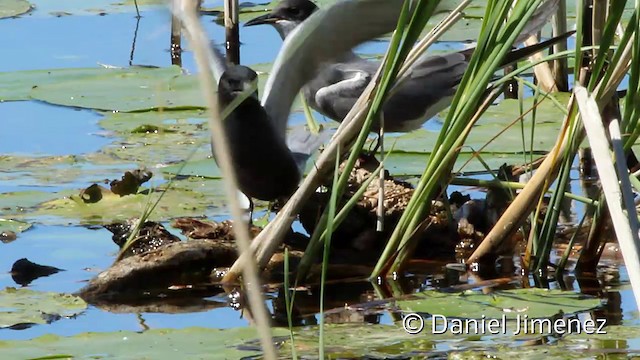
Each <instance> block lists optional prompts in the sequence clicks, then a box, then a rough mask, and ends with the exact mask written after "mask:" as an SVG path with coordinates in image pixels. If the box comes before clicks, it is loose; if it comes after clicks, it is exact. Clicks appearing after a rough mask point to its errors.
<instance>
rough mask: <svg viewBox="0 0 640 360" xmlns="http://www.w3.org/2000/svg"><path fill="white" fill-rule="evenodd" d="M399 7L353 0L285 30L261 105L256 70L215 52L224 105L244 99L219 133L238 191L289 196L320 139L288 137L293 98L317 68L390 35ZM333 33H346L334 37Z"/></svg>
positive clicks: (397, 2)
mask: <svg viewBox="0 0 640 360" xmlns="http://www.w3.org/2000/svg"><path fill="white" fill-rule="evenodd" d="M402 4H403V0H353V1H344V2H339V3H336V4H335V5H333V6H330V7H327V8H325V9H322V10H320V11H315V12H314V14H313V15H311V16H309V17H308V19H307V20H306V21H305V23H304V24H303V25H302V26H297V27H296V29H295V30H293V31H290V32H288V35H289V36H287V39H286V40H285V42H284V45H283V47H282V49H281V50H280V52H279V54H278V57H277V59H276V61H275V63H274V66H273V69H272V71H271V74H270V76H269V77H268V79H267V82H266V84H265V93H264V94H263V97H262V101H261V102H260V101H259V100H258V93H257V87H256V83H257V75H256V73H255V72H254V71H253V70H251V69H250V68H248V67H245V66H239V65H231V66H229V65H227V63H226V61H225V59H224V57H223V56H222V54H221V53H219V52H217V51H214V53H213V54H212V58H211V59H210V63H211V64H210V66H211V68H212V72H213V75H214V78H215V80H216V81H217V82H218V100H219V102H220V104H221V108H223V109H224V108H225V107H227V106H229V105H231V104H232V103H234V105H236V104H235V103H237V102H238V101H239V100H241V101H239V103H238V104H237V106H236V107H235V108H233V109H232V110H231V111H230V112H229V113H228V115H227V116H226V117H225V118H224V119H223V129H224V132H225V135H226V137H227V139H228V143H229V147H230V155H231V161H232V163H233V164H234V168H235V171H236V174H237V179H238V186H239V190H240V191H241V192H242V193H244V194H245V195H246V196H248V197H249V198H257V199H261V200H266V201H271V200H276V199H279V198H283V197H288V196H289V195H291V194H292V193H293V192H294V190H295V189H296V187H297V186H298V183H299V181H300V178H301V176H302V171H303V170H304V164H305V163H306V160H307V159H308V157H309V156H310V155H311V154H312V153H313V151H315V150H316V149H317V148H318V147H319V145H320V143H321V142H322V140H323V137H317V136H314V135H311V134H310V133H309V132H308V131H299V130H298V131H293V132H291V133H289V134H288V135H287V120H288V116H289V112H290V109H291V106H292V104H293V101H294V99H295V97H296V96H297V94H298V93H299V91H300V89H301V88H302V86H303V85H304V84H306V83H307V82H309V81H310V80H311V79H312V78H313V77H314V76H315V75H316V74H317V72H318V69H320V66H321V64H323V63H324V62H326V61H329V60H331V59H333V58H335V57H336V56H337V55H339V54H342V53H344V52H346V51H349V50H350V49H351V48H353V47H354V46H356V45H358V44H360V43H362V42H365V41H367V40H370V39H373V38H375V37H378V36H381V35H383V34H385V33H388V32H389V31H391V30H393V29H394V28H395V26H396V23H397V20H398V16H399V14H400V10H401V8H402ZM363 14H364V15H365V16H366V18H367V19H368V20H366V21H364V19H363V18H362V17H361V15H363ZM371 19H375V20H371ZM334 31H338V33H349V36H340V37H339V38H337V37H336V35H335V34H336V33H335V32H334ZM316 44H324V45H316ZM247 91H249V94H245V92H247ZM247 95H248V96H247ZM239 96H243V97H242V98H240V99H238V97H239ZM236 99H238V101H236ZM214 157H215V152H214ZM249 205H251V202H250V204H249Z"/></svg>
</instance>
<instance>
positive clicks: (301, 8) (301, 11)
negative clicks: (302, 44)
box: [244, 0, 318, 37]
mask: <svg viewBox="0 0 640 360" xmlns="http://www.w3.org/2000/svg"><path fill="white" fill-rule="evenodd" d="M317 9H318V7H317V6H316V4H314V3H312V2H311V1H310V0H283V1H281V2H280V3H279V4H278V5H277V6H276V7H275V8H274V9H273V10H271V12H269V13H268V14H266V15H262V16H258V17H257V18H254V19H251V20H249V21H247V23H245V24H244V26H253V25H260V24H271V25H273V26H275V27H276V29H278V31H279V32H280V34H281V35H283V34H284V35H283V37H285V36H286V35H288V33H289V32H291V30H293V29H294V28H295V27H296V26H297V25H299V24H300V23H301V22H303V21H304V20H306V19H307V18H308V17H309V16H311V14H313V13H314V12H315V11H316V10H317ZM283 30H284V31H283Z"/></svg>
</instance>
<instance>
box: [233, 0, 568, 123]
mask: <svg viewBox="0 0 640 360" xmlns="http://www.w3.org/2000/svg"><path fill="white" fill-rule="evenodd" d="M557 5H558V0H548V1H547V2H545V3H544V4H543V5H541V6H540V7H539V8H538V10H536V12H535V13H534V14H533V16H532V18H531V20H530V21H529V23H528V24H527V26H526V27H525V29H524V30H523V32H522V34H521V35H520V36H519V37H518V39H517V40H516V42H521V41H523V40H524V39H526V38H527V37H528V36H529V34H533V33H536V32H537V31H538V29H540V28H541V27H542V26H543V25H544V24H545V23H546V22H547V19H549V17H550V16H551V14H553V13H554V12H555V10H556V9H557ZM317 11H321V9H318V7H317V6H316V5H315V4H314V3H312V2H311V1H309V0H282V1H281V2H280V3H279V4H278V5H277V6H276V7H275V8H274V9H273V10H272V11H271V12H269V13H267V14H265V15H262V16H259V17H256V18H254V19H252V20H250V21H248V22H247V23H245V26H254V25H260V24H269V25H272V26H273V27H274V28H275V29H276V30H277V31H278V33H279V34H280V36H281V37H282V39H284V40H285V43H286V41H287V39H288V38H289V37H290V36H292V35H293V34H294V33H295V32H296V30H297V29H298V28H299V27H300V26H301V25H302V26H304V24H305V23H306V21H308V20H307V19H309V18H310V17H312V16H313V15H314V14H315V13H316V12H317ZM355 19H360V21H362V19H369V17H368V16H367V14H360V15H358V17H357V18H354V20H355ZM354 28H355V27H354ZM332 31H334V33H337V34H339V35H338V36H346V37H348V34H349V33H348V32H335V30H332ZM556 40H557V41H559V40H562V38H560V37H558V38H557V39H556ZM551 42H552V41H551V40H549V41H547V42H545V43H541V44H538V45H534V46H533V47H527V48H524V49H521V50H516V52H514V53H513V56H512V57H507V59H505V60H504V62H503V66H504V65H507V64H509V63H511V62H513V61H516V60H518V59H522V58H523V57H525V56H527V55H531V54H533V53H535V52H538V51H539V50H541V49H542V48H544V47H548V46H549V45H550V44H551ZM526 49H528V50H526ZM525 50H526V51H525ZM472 51H473V49H468V50H465V51H460V52H453V53H449V54H445V55H432V56H423V57H422V58H421V59H419V60H418V61H416V62H415V63H414V65H413V66H412V67H411V68H410V70H409V71H410V76H409V78H408V79H407V80H406V81H404V82H402V83H400V84H397V85H396V86H395V88H393V89H392V90H391V95H390V96H389V98H388V99H387V100H386V101H385V103H384V105H383V114H384V126H385V131H386V132H409V131H413V130H416V129H419V128H420V127H421V126H422V124H424V122H426V121H427V120H429V119H430V118H432V117H434V116H435V115H436V114H437V113H439V112H440V111H442V110H444V109H446V108H447V107H448V106H449V105H450V103H451V100H452V98H453V95H454V94H455V91H456V89H457V86H458V84H459V83H460V81H461V80H462V76H463V74H464V72H465V70H466V69H467V66H468V65H469V59H470V57H471V53H472ZM379 66H380V62H378V61H370V60H366V59H363V58H361V57H360V56H358V55H356V54H355V53H354V52H352V51H351V50H347V51H345V52H342V53H337V55H336V56H335V57H334V58H333V59H332V60H331V61H330V62H326V61H325V62H324V63H323V64H322V67H321V68H320V70H319V71H318V73H317V75H316V76H314V77H313V78H312V79H310V80H309V81H308V82H307V83H306V84H305V86H304V87H303V88H302V94H303V96H304V97H305V100H306V101H307V103H308V104H309V105H310V106H311V107H312V108H313V109H314V110H316V111H318V112H319V113H321V114H323V115H325V116H327V117H329V118H331V119H333V120H336V121H342V120H343V119H344V118H345V117H346V115H347V114H348V113H349V111H350V110H351V108H352V107H353V105H354V104H355V103H356V101H357V100H358V98H359V97H360V95H361V94H362V92H363V91H364V90H365V88H366V87H367V85H368V84H369V81H371V79H372V78H373V76H374V74H375V73H376V71H377V70H378V67H379ZM378 126H379V125H378V124H374V125H373V127H372V129H371V130H372V131H377V130H378Z"/></svg>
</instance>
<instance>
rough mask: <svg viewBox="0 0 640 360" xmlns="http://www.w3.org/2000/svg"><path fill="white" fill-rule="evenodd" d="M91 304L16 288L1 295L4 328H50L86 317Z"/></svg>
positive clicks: (67, 296)
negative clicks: (66, 319) (58, 321)
mask: <svg viewBox="0 0 640 360" xmlns="http://www.w3.org/2000/svg"><path fill="white" fill-rule="evenodd" d="M86 308H87V304H86V303H85V302H84V301H83V300H82V299H80V298H79V297H76V296H73V295H69V294H60V293H53V292H41V291H34V290H29V289H16V288H12V287H8V288H5V289H4V290H2V291H0V309H1V310H0V328H6V327H11V326H17V325H28V324H46V323H48V322H51V321H52V320H56V319H59V318H60V317H69V316H73V315H78V314H80V313H82V312H83V311H84V310H85V309H86Z"/></svg>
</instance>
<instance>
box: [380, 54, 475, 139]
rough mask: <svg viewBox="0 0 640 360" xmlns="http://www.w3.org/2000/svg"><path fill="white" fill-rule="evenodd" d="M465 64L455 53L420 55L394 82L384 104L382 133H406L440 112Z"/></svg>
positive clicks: (452, 91)
mask: <svg viewBox="0 0 640 360" xmlns="http://www.w3.org/2000/svg"><path fill="white" fill-rule="evenodd" d="M467 66H468V63H467V60H466V58H465V56H464V55H463V54H461V53H459V52H454V53H449V54H444V55H431V56H423V57H422V58H421V59H419V60H418V61H416V62H415V63H414V64H413V66H412V67H411V68H410V69H409V72H408V76H406V77H405V78H404V79H403V81H401V82H399V83H397V84H396V85H395V86H394V87H393V89H392V90H391V92H390V93H389V96H388V98H387V100H386V102H385V104H384V108H383V111H384V116H385V119H389V121H385V130H386V131H389V132H396V131H401V132H406V131H411V130H415V129H417V128H419V127H420V126H421V125H422V124H423V123H424V121H425V119H428V118H431V117H433V116H435V115H436V114H437V113H438V112H440V111H442V110H444V109H445V108H446V107H447V106H448V105H449V104H450V103H449V100H450V99H451V97H452V96H453V95H454V94H455V91H456V89H457V87H458V84H459V83H460V80H462V76H463V75H464V72H465V70H466V69H467Z"/></svg>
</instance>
